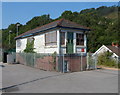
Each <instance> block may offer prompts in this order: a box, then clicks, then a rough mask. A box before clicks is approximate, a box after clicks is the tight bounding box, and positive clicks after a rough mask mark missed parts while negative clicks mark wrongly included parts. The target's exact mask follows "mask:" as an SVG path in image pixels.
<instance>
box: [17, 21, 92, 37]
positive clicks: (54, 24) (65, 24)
mask: <svg viewBox="0 0 120 95" xmlns="http://www.w3.org/2000/svg"><path fill="white" fill-rule="evenodd" d="M57 27H61V28H71V29H80V30H86V31H90V28H88V27H85V26H81V25H79V24H77V23H75V22H71V21H69V20H66V19H60V20H56V21H53V22H51V23H48V24H46V25H43V26H40V27H37V28H35V29H32V30H29V31H27V32H25V33H23V34H21V35H19V36H17V37H15V39H19V38H22V37H27V36H31V35H34V34H35V33H40V32H42V31H45V30H48V29H52V28H57Z"/></svg>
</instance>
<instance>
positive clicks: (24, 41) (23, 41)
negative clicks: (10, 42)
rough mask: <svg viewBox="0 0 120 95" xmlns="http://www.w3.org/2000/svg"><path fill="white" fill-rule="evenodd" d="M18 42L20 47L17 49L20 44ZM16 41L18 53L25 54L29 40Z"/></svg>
mask: <svg viewBox="0 0 120 95" xmlns="http://www.w3.org/2000/svg"><path fill="white" fill-rule="evenodd" d="M18 40H20V44H21V45H20V47H17V44H18ZM18 40H16V52H17V53H18V52H23V51H24V49H25V48H26V44H27V38H24V39H18Z"/></svg>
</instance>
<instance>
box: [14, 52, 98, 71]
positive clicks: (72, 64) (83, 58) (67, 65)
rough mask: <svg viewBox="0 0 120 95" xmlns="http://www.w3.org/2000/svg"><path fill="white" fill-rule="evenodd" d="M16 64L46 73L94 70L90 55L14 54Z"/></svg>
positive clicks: (94, 62)
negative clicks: (46, 71) (45, 71)
mask: <svg viewBox="0 0 120 95" xmlns="http://www.w3.org/2000/svg"><path fill="white" fill-rule="evenodd" d="M16 62H18V63H20V64H24V65H27V66H30V67H35V68H39V69H42V70H48V71H58V72H74V71H84V70H88V69H96V68H97V66H96V64H97V59H96V57H92V54H87V55H86V54H42V53H16Z"/></svg>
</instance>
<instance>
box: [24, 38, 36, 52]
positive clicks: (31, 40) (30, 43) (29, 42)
mask: <svg viewBox="0 0 120 95" xmlns="http://www.w3.org/2000/svg"><path fill="white" fill-rule="evenodd" d="M24 52H25V53H35V52H34V38H28V39H27V44H26V49H25V50H24Z"/></svg>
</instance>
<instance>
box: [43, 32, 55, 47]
mask: <svg viewBox="0 0 120 95" xmlns="http://www.w3.org/2000/svg"><path fill="white" fill-rule="evenodd" d="M54 33H55V37H56V38H55V39H52V38H53V36H54ZM47 36H48V37H47ZM44 37H45V46H53V44H51V43H55V44H54V45H57V31H53V32H48V33H46V34H45V36H44ZM46 38H48V39H46ZM52 40H53V41H52ZM54 40H55V41H54ZM46 41H47V42H46Z"/></svg>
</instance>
